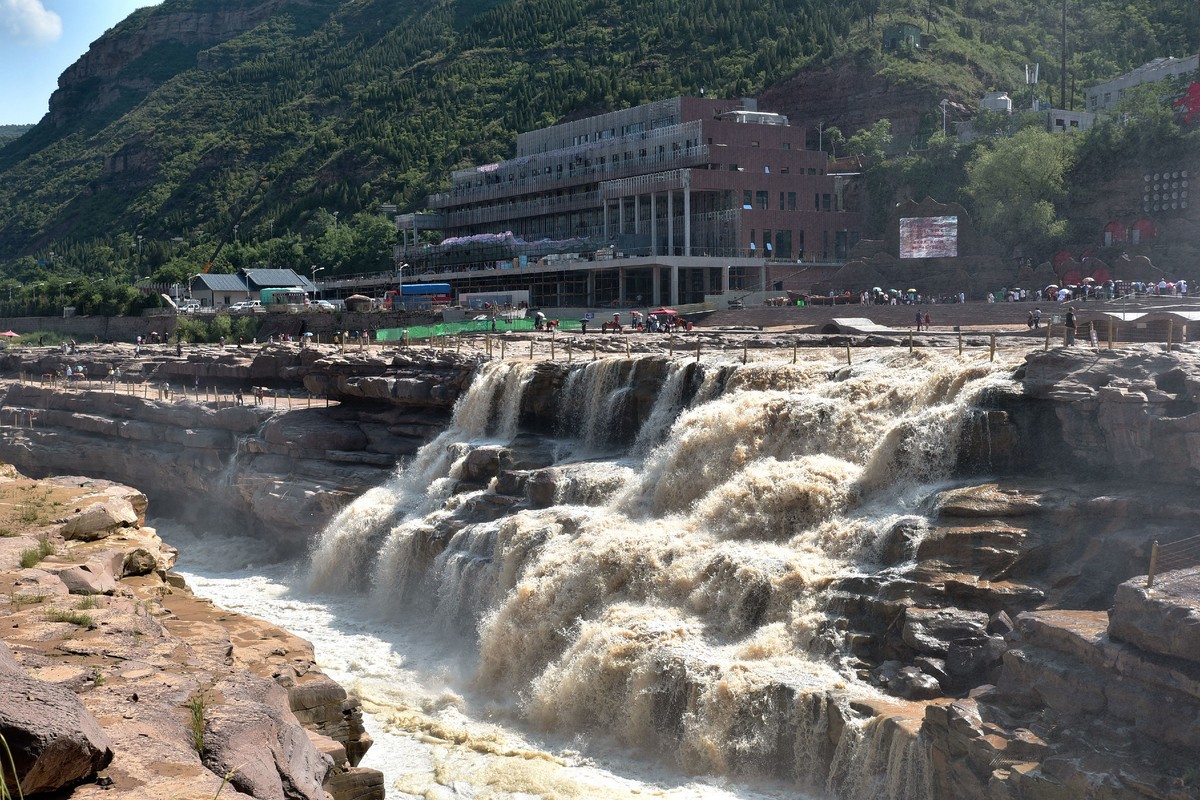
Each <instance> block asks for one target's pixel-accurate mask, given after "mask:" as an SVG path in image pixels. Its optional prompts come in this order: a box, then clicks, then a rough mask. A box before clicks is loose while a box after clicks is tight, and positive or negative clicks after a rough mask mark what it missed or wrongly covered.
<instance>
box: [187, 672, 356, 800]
mask: <svg viewBox="0 0 1200 800" xmlns="http://www.w3.org/2000/svg"><path fill="white" fill-rule="evenodd" d="M213 690H214V694H215V695H216V696H220V697H222V698H223V699H224V702H223V703H222V704H220V705H212V706H210V707H209V710H208V717H207V724H206V726H205V730H204V763H205V766H207V767H208V768H209V769H211V770H212V771H213V772H215V773H217V774H218V775H225V774H230V773H232V775H233V777H232V778H230V783H231V784H232V785H233V787H234V788H235V789H237V790H238V791H240V792H244V793H246V794H249V795H252V796H254V797H256V798H260V800H327V796H326V794H325V791H324V790H323V789H322V788H321V784H322V783H323V782H324V780H325V778H326V777H327V776H328V775H329V773H330V771H331V770H332V769H333V767H334V764H333V759H332V758H331V757H330V756H328V755H326V754H324V753H322V752H321V751H320V750H319V749H318V748H317V747H316V746H315V745H314V744H313V742H312V741H311V740H310V738H309V736H308V734H307V733H306V732H305V730H304V729H303V728H302V727H300V724H299V723H298V722H297V721H296V717H295V716H293V715H292V712H291V711H290V710H289V709H288V696H287V692H286V691H285V690H284V689H283V687H281V686H279V685H278V684H276V683H274V682H271V681H266V680H262V679H259V678H252V677H249V676H230V677H229V678H227V679H226V680H224V681H220V682H219V683H218V684H217V685H216V686H214V687H213Z"/></svg>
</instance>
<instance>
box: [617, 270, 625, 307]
mask: <svg viewBox="0 0 1200 800" xmlns="http://www.w3.org/2000/svg"><path fill="white" fill-rule="evenodd" d="M617 300H618V302H620V303H621V304H622V305H624V304H625V268H624V267H617Z"/></svg>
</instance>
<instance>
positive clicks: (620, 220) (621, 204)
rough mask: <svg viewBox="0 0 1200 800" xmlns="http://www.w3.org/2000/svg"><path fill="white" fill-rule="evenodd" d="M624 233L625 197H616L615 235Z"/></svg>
mask: <svg viewBox="0 0 1200 800" xmlns="http://www.w3.org/2000/svg"><path fill="white" fill-rule="evenodd" d="M623 233H625V198H624V197H623V196H622V197H618V198H617V236H620V235H622V234H623Z"/></svg>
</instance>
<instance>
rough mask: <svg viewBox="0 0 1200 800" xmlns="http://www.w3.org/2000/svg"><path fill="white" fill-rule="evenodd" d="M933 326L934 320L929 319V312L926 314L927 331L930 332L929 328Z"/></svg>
mask: <svg viewBox="0 0 1200 800" xmlns="http://www.w3.org/2000/svg"><path fill="white" fill-rule="evenodd" d="M932 324H933V321H932V320H931V319H930V317H929V312H928V311H926V312H925V330H927V331H928V330H929V326H930V325H932Z"/></svg>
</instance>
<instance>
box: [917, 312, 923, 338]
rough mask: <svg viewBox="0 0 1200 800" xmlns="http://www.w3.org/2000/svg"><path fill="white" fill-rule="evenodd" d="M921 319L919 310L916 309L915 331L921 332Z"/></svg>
mask: <svg viewBox="0 0 1200 800" xmlns="http://www.w3.org/2000/svg"><path fill="white" fill-rule="evenodd" d="M921 319H922V317H921V312H920V311H918V312H917V333H920V332H921Z"/></svg>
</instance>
